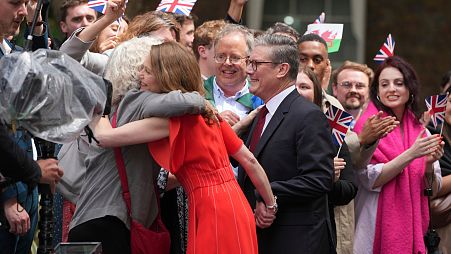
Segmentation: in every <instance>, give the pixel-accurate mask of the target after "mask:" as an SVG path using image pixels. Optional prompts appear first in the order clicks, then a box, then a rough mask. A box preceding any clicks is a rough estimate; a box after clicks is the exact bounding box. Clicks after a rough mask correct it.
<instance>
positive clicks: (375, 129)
mask: <svg viewBox="0 0 451 254" xmlns="http://www.w3.org/2000/svg"><path fill="white" fill-rule="evenodd" d="M382 114H383V112H382V111H379V112H378V113H377V114H376V115H373V116H371V117H369V118H368V119H367V121H366V122H365V124H364V125H363V128H362V132H361V133H360V134H359V140H360V143H361V144H365V145H370V144H373V143H374V142H376V141H377V140H378V139H380V138H383V137H385V136H387V135H388V134H389V133H390V132H391V131H393V130H394V129H395V128H396V127H397V126H398V125H399V121H398V120H396V117H394V116H386V117H382Z"/></svg>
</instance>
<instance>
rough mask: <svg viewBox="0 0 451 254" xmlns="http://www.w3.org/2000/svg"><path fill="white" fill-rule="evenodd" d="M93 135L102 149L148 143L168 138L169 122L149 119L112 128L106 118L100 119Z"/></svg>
mask: <svg viewBox="0 0 451 254" xmlns="http://www.w3.org/2000/svg"><path fill="white" fill-rule="evenodd" d="M94 134H95V137H96V138H97V140H98V141H99V145H100V146H102V147H119V146H128V145H136V144H142V143H148V142H152V141H156V140H159V139H162V138H165V137H168V136H169V120H168V119H167V118H158V117H151V118H146V119H142V120H138V121H134V122H130V123H127V124H124V125H122V126H120V127H117V128H113V127H111V124H110V122H109V121H108V119H107V118H102V119H100V120H99V122H98V124H97V125H96V127H95V131H94Z"/></svg>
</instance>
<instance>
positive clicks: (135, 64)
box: [105, 36, 163, 105]
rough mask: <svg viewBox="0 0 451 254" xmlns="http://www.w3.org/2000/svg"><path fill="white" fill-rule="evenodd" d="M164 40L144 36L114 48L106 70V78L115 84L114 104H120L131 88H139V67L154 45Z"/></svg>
mask: <svg viewBox="0 0 451 254" xmlns="http://www.w3.org/2000/svg"><path fill="white" fill-rule="evenodd" d="M162 42H163V41H162V40H161V39H159V38H156V37H149V36H143V37H139V38H133V39H130V40H128V41H125V42H123V43H121V44H119V46H117V47H116V48H115V49H114V50H113V53H112V54H111V56H110V59H109V60H108V63H107V66H106V70H105V78H106V79H108V80H109V81H111V83H112V85H113V98H112V105H118V104H119V102H120V101H121V100H122V98H123V97H124V95H125V94H126V93H127V92H128V91H129V90H131V89H133V88H136V89H139V86H140V85H139V84H140V82H139V76H138V72H139V67H140V66H141V65H142V64H143V63H144V59H145V58H146V57H147V56H148V55H149V54H150V49H151V48H152V46H154V45H158V44H161V43H162Z"/></svg>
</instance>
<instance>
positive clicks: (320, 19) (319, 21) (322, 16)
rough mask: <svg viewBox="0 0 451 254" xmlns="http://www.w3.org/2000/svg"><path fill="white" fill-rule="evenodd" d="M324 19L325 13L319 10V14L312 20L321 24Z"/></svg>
mask: <svg viewBox="0 0 451 254" xmlns="http://www.w3.org/2000/svg"><path fill="white" fill-rule="evenodd" d="M325 19H326V13H324V12H321V15H319V16H318V17H317V18H316V19H315V21H314V22H313V24H322V23H324V20H325Z"/></svg>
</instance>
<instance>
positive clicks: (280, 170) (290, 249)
mask: <svg viewBox="0 0 451 254" xmlns="http://www.w3.org/2000/svg"><path fill="white" fill-rule="evenodd" d="M255 124H256V121H254V123H253V126H252V128H251V133H250V135H249V137H252V131H253V129H254V128H255ZM249 139H250V138H249ZM249 139H248V141H247V144H249V141H250V140H249ZM254 155H255V157H256V158H257V159H258V161H259V162H260V164H261V165H262V166H263V168H264V169H265V171H266V174H267V175H268V178H269V181H270V183H271V188H272V190H273V192H274V195H276V196H277V197H278V199H277V202H278V204H279V211H278V212H277V215H276V219H275V221H274V223H273V224H272V225H271V227H269V228H268V229H263V230H261V229H258V230H257V236H258V243H259V252H260V253H265V254H266V253H315V254H316V253H335V246H334V243H333V240H332V232H331V226H330V219H329V212H328V204H327V203H328V201H327V193H328V192H329V191H330V190H331V189H332V184H333V157H334V156H335V154H334V151H333V144H332V140H331V134H330V129H329V124H328V123H327V120H326V117H325V116H324V114H323V112H321V110H320V109H319V108H318V107H317V106H316V105H314V104H313V103H311V102H309V101H307V100H305V99H304V98H303V97H302V96H300V95H299V94H298V92H297V91H296V90H294V91H293V92H292V93H290V94H289V95H288V96H287V97H286V98H285V99H284V100H283V102H282V103H281V104H280V106H279V107H278V109H277V110H276V112H275V114H274V116H273V117H272V118H271V121H270V122H269V123H268V126H267V127H266V129H265V130H264V132H263V134H262V137H261V139H260V141H259V143H258V144H257V147H256V148H255V151H254ZM238 180H239V182H240V185H241V187H242V189H243V191H244V193H245V195H246V198H247V199H248V201H249V203H250V205H251V206H252V207H255V201H256V195H255V188H254V186H253V185H252V183H251V181H250V179H249V178H248V177H246V176H245V174H244V172H243V169H242V168H240V170H239V175H238Z"/></svg>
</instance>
